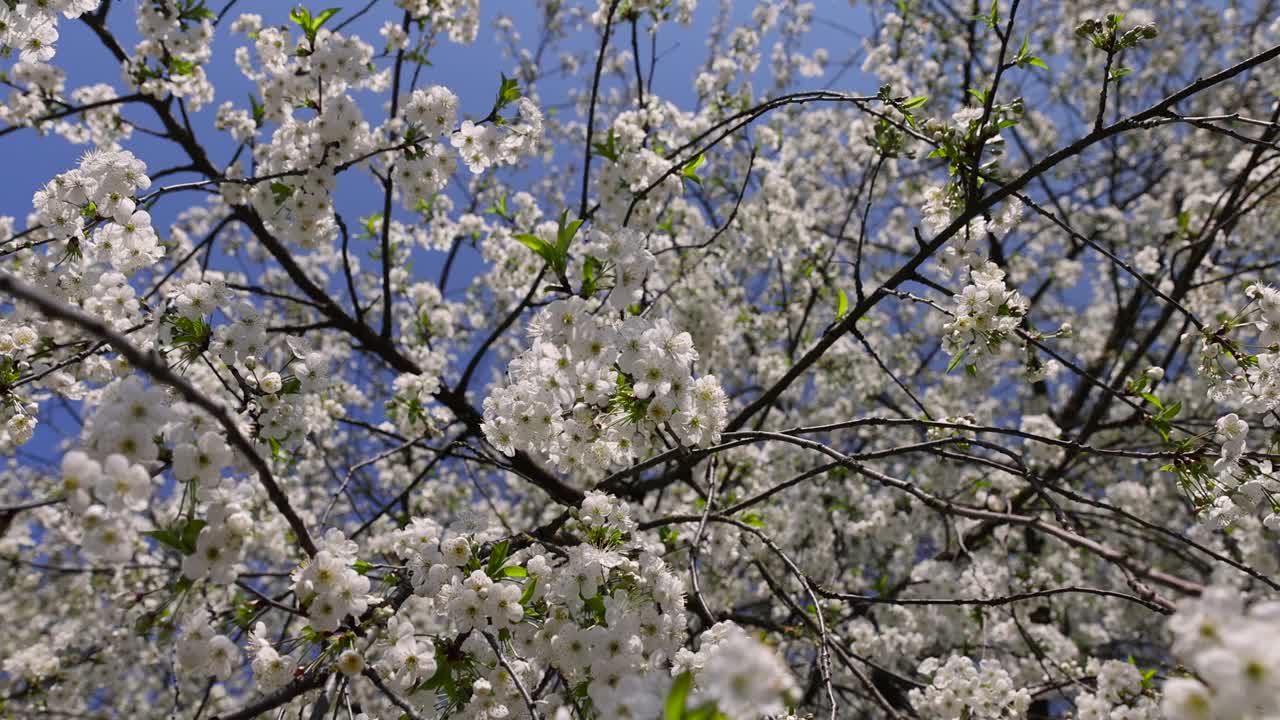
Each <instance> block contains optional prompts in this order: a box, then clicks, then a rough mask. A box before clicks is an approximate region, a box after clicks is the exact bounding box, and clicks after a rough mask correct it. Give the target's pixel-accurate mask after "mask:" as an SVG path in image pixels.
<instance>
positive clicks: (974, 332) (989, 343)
mask: <svg viewBox="0 0 1280 720" xmlns="http://www.w3.org/2000/svg"><path fill="white" fill-rule="evenodd" d="M969 278H970V283H969V284H968V285H966V286H965V287H964V289H963V290H961V291H960V293H959V294H957V295H956V296H955V299H954V303H955V304H954V311H953V312H954V316H953V318H952V320H951V322H949V323H947V324H946V325H945V326H944V327H943V329H944V330H946V332H947V334H946V335H945V336H944V337H943V340H942V343H943V349H945V350H946V351H947V353H948V354H949V355H951V359H952V362H953V363H957V362H964V363H966V365H967V366H973V367H975V368H985V367H987V366H989V365H991V364H993V363H996V362H999V361H1001V360H1003V359H1006V358H1007V357H1009V354H1010V351H1011V349H1014V348H1017V347H1019V345H1018V344H1017V343H1013V342H1009V340H1010V338H1011V337H1012V336H1013V335H1014V334H1015V331H1016V330H1017V329H1018V326H1019V325H1020V324H1021V323H1022V318H1023V316H1025V315H1026V314H1027V307H1028V303H1027V299H1026V298H1025V297H1023V295H1022V294H1021V293H1019V292H1018V291H1017V290H1011V289H1010V288H1009V287H1008V286H1007V285H1006V284H1005V273H1004V271H1003V270H1001V269H1000V268H999V267H998V266H997V265H996V264H995V263H992V262H987V263H986V264H984V265H982V266H981V267H975V268H973V269H972V270H971V271H970V275H969Z"/></svg>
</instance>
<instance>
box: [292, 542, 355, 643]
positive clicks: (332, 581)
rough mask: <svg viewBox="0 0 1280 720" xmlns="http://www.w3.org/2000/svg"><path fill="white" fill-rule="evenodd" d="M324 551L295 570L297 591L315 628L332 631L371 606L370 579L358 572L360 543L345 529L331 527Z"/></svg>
mask: <svg viewBox="0 0 1280 720" xmlns="http://www.w3.org/2000/svg"><path fill="white" fill-rule="evenodd" d="M318 544H319V547H320V550H319V552H317V553H316V554H315V557H312V558H311V559H310V560H308V561H307V562H305V563H304V564H303V565H302V566H301V567H300V568H298V569H297V570H295V571H294V573H293V591H294V594H296V595H297V596H298V597H299V598H300V599H301V600H302V602H303V604H304V605H305V606H306V607H307V617H308V619H309V621H310V623H311V627H312V628H314V629H315V630H317V631H319V632H332V631H334V630H337V629H338V626H339V625H341V624H342V620H343V618H345V617H346V616H348V615H354V616H356V617H359V616H360V615H362V614H364V611H365V610H367V609H368V607H369V578H367V577H365V576H364V575H361V574H360V573H358V572H356V570H355V568H354V567H353V566H354V564H355V561H356V552H357V550H358V549H359V548H358V546H357V545H356V544H355V543H353V542H351V541H350V540H347V538H346V536H345V535H343V534H342V531H340V530H336V529H330V530H329V532H327V533H325V536H324V538H323V540H322V541H321V542H320V543H318Z"/></svg>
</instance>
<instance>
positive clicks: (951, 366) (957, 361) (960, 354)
mask: <svg viewBox="0 0 1280 720" xmlns="http://www.w3.org/2000/svg"><path fill="white" fill-rule="evenodd" d="M967 352H969V348H968V347H966V348H965V349H963V350H961V351H960V352H958V353H956V355H955V357H953V358H951V362H949V363H947V373H948V374H949V373H950V372H951V371H952V370H955V369H956V367H957V366H959V365H960V361H961V360H964V356H965V353H967Z"/></svg>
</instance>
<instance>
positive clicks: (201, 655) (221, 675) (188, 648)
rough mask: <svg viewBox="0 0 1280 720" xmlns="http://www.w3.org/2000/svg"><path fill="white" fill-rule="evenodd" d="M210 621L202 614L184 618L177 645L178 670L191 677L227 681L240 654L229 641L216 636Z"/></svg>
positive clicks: (202, 611)
mask: <svg viewBox="0 0 1280 720" xmlns="http://www.w3.org/2000/svg"><path fill="white" fill-rule="evenodd" d="M210 621H211V618H210V617H209V615H208V612H207V611H204V610H197V611H195V612H192V613H191V614H190V615H188V616H187V619H186V621H185V622H183V624H182V637H180V638H178V643H177V646H178V648H177V653H176V655H177V658H178V667H179V668H180V669H181V670H182V671H183V672H184V673H186V674H188V675H191V676H207V675H212V676H214V677H216V678H218V679H219V680H226V679H227V678H229V677H231V671H232V670H233V669H234V668H235V667H236V665H237V663H238V661H239V659H240V651H239V650H238V649H237V648H236V645H235V643H233V642H231V638H228V637H227V636H226V635H219V634H217V632H216V631H215V630H214V629H213V627H212V626H211V625H210Z"/></svg>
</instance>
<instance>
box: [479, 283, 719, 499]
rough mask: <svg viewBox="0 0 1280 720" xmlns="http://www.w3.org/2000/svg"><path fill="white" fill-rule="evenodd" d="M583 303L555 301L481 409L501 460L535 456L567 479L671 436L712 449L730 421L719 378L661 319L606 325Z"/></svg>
mask: <svg viewBox="0 0 1280 720" xmlns="http://www.w3.org/2000/svg"><path fill="white" fill-rule="evenodd" d="M588 310H589V308H588V304H587V301H585V300H583V299H581V298H576V297H575V298H570V299H568V300H558V301H556V302H554V303H552V304H551V305H549V306H548V307H547V308H546V309H545V310H543V311H542V312H541V313H540V314H539V315H538V316H537V317H536V318H535V319H534V320H533V321H532V323H531V324H530V329H529V333H530V335H532V336H533V338H534V342H533V346H532V347H531V348H529V349H528V350H526V351H525V352H524V353H522V354H521V355H520V356H519V357H517V358H515V359H514V360H512V361H511V365H510V367H509V368H508V374H509V376H510V381H509V383H508V384H507V385H506V386H504V387H500V388H498V389H496V390H495V391H494V392H492V393H491V394H490V395H489V397H487V398H485V402H484V417H485V422H484V433H485V437H486V438H488V439H489V442H491V443H493V445H494V446H495V447H497V448H498V449H500V450H501V451H503V452H505V453H507V454H512V453H514V452H515V451H516V450H524V451H527V452H532V453H534V454H535V455H536V456H537V457H540V458H545V459H547V460H548V461H549V462H550V463H551V464H552V465H554V466H555V467H557V468H558V469H560V470H561V471H564V472H569V471H579V472H584V473H588V474H593V475H598V474H599V473H601V472H603V471H605V470H607V469H608V468H610V467H613V466H615V465H621V464H624V463H628V462H630V461H631V460H632V459H634V458H636V457H640V456H643V455H644V454H645V453H647V452H648V449H649V448H650V447H653V446H654V445H655V444H659V445H660V444H661V442H662V438H663V433H664V432H665V433H670V434H671V435H672V436H674V437H675V438H676V439H677V440H678V441H679V442H680V443H681V444H682V445H687V446H700V447H708V446H710V445H712V444H714V443H715V442H717V441H718V440H719V437H720V430H721V429H722V428H723V427H724V424H725V420H726V417H727V412H728V411H727V402H726V398H725V394H724V391H723V390H722V389H721V388H720V384H719V382H718V381H717V380H716V378H715V376H713V375H704V376H701V377H697V378H695V377H694V376H693V364H694V362H695V361H696V360H697V357H698V353H697V351H696V350H695V349H694V347H693V340H692V338H690V336H689V333H687V332H678V331H677V330H676V329H675V328H673V327H672V326H671V324H670V323H669V322H667V321H666V320H665V319H659V320H649V319H647V318H644V317H638V316H629V317H627V318H626V319H624V320H620V321H609V320H605V319H602V318H600V317H598V316H595V315H591V314H590V313H589V312H588Z"/></svg>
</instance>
